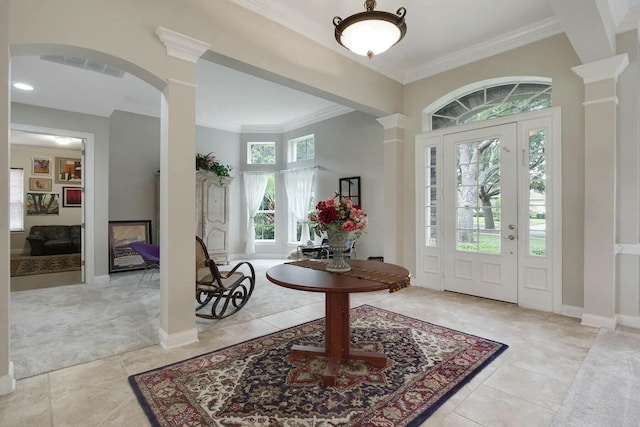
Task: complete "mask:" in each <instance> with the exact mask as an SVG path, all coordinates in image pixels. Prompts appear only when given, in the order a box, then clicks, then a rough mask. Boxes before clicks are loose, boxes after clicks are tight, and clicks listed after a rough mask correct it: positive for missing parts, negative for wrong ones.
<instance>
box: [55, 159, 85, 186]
mask: <svg viewBox="0 0 640 427" xmlns="http://www.w3.org/2000/svg"><path fill="white" fill-rule="evenodd" d="M56 183H57V184H81V183H82V161H81V160H80V159H73V158H67V157H56Z"/></svg>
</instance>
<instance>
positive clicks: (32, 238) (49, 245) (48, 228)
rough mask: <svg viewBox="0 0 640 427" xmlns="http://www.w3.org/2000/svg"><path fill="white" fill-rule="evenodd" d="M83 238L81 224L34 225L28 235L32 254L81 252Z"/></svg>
mask: <svg viewBox="0 0 640 427" xmlns="http://www.w3.org/2000/svg"><path fill="white" fill-rule="evenodd" d="M81 239H82V232H81V230H80V226H79V225H34V226H33V227H31V230H29V235H28V236H27V241H28V242H29V244H30V245H31V255H32V256H37V255H58V254H72V253H79V252H80V249H81V244H82V243H81Z"/></svg>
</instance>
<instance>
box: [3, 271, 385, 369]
mask: <svg viewBox="0 0 640 427" xmlns="http://www.w3.org/2000/svg"><path fill="white" fill-rule="evenodd" d="M282 262H284V260H255V261H253V262H252V264H253V266H254V267H255V269H256V288H255V290H254V293H253V295H252V296H251V299H250V300H249V302H248V303H247V305H246V306H245V307H244V308H243V309H242V310H240V311H239V312H238V313H236V314H234V315H233V316H231V317H228V318H226V319H222V320H206V319H200V318H197V319H196V326H197V328H198V331H199V332H205V331H207V330H210V329H214V328H222V327H224V326H229V325H234V324H237V323H241V322H246V321H248V320H252V319H257V318H259V317H263V316H267V315H269V314H274V313H279V312H282V311H286V310H290V309H292V308H296V307H301V306H304V305H307V304H313V303H316V302H322V301H324V295H323V294H321V293H316V292H299V291H295V290H293V289H287V288H283V287H281V286H276V285H274V284H272V283H271V282H269V281H268V280H267V279H266V275H265V273H266V270H267V269H268V268H269V267H271V266H273V265H276V264H280V263H282ZM141 275H142V271H136V272H123V273H118V274H112V275H111V278H110V280H109V281H108V282H104V283H99V284H96V285H82V284H81V285H67V286H64V287H56V288H46V289H38V290H29V291H20V292H11V360H12V361H13V362H14V365H15V373H16V378H17V379H23V378H28V377H32V376H34V375H38V374H40V373H43V372H50V371H53V370H57V369H61V368H66V367H69V366H74V365H78V364H80V363H85V362H89V361H92V360H97V359H102V358H105V357H109V356H113V355H115V354H120V353H124V352H127V351H131V350H136V349H139V348H143V347H148V346H151V345H156V344H158V343H159V340H158V337H157V331H158V328H159V327H160V280H159V277H158V275H154V276H153V277H154V279H153V280H146V279H145V280H143V281H142V283H141V285H140V286H137V284H138V280H139V278H140V276H141ZM381 292H386V293H388V292H387V291H381Z"/></svg>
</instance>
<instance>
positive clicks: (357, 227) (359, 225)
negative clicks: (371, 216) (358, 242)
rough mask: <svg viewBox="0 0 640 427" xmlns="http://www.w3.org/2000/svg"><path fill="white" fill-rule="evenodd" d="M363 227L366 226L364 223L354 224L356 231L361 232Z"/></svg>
mask: <svg viewBox="0 0 640 427" xmlns="http://www.w3.org/2000/svg"><path fill="white" fill-rule="evenodd" d="M364 227H366V224H365V223H364V222H359V223H357V224H356V229H357V230H362V229H363V228H364Z"/></svg>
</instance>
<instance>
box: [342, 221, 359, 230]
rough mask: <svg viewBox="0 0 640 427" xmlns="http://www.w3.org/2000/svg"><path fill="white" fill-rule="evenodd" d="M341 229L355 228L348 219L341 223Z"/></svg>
mask: <svg viewBox="0 0 640 427" xmlns="http://www.w3.org/2000/svg"><path fill="white" fill-rule="evenodd" d="M342 229H343V230H344V231H354V230H355V229H356V225H355V224H354V223H353V222H352V221H349V220H346V221H345V222H344V224H342Z"/></svg>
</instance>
